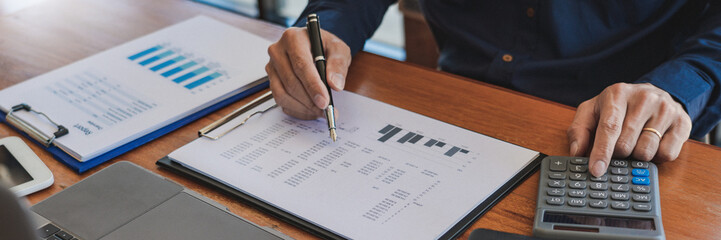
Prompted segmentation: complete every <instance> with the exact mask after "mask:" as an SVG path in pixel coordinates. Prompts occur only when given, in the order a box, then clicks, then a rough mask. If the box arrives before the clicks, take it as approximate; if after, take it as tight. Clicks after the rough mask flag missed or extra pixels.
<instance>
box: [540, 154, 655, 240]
mask: <svg viewBox="0 0 721 240" xmlns="http://www.w3.org/2000/svg"><path fill="white" fill-rule="evenodd" d="M624 169H627V170H624ZM540 172H541V174H540V175H541V179H540V181H539V187H538V202H537V207H536V217H535V219H534V223H533V234H534V236H537V237H543V238H551V239H583V238H585V239H665V235H664V232H663V225H662V223H661V204H660V198H659V192H658V189H659V187H658V169H657V168H656V165H654V164H653V163H650V162H639V161H632V160H631V161H627V160H611V165H610V166H609V168H608V172H607V173H606V175H605V178H604V177H600V178H594V177H593V176H592V175H591V174H590V173H589V172H588V158H585V157H562V156H549V157H546V158H545V159H543V161H542V163H541V171H540ZM644 175H647V176H644ZM646 184H648V185H646Z"/></svg>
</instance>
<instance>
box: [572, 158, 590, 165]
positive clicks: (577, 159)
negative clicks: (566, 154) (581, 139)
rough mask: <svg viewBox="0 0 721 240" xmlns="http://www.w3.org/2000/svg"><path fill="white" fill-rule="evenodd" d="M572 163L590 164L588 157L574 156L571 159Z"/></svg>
mask: <svg viewBox="0 0 721 240" xmlns="http://www.w3.org/2000/svg"><path fill="white" fill-rule="evenodd" d="M571 163H572V164H582V165H585V164H588V158H574V159H571Z"/></svg>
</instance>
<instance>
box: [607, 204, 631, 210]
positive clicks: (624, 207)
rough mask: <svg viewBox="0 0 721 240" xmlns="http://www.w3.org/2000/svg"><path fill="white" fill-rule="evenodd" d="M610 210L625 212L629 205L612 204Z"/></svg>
mask: <svg viewBox="0 0 721 240" xmlns="http://www.w3.org/2000/svg"><path fill="white" fill-rule="evenodd" d="M611 208H613V209H619V210H626V209H628V208H629V204H628V202H612V203H611Z"/></svg>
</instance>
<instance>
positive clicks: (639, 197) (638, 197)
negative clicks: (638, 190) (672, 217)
mask: <svg viewBox="0 0 721 240" xmlns="http://www.w3.org/2000/svg"><path fill="white" fill-rule="evenodd" d="M633 201H635V202H650V201H651V195H648V194H634V195H633Z"/></svg>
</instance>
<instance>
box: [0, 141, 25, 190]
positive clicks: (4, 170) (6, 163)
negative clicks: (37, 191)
mask: <svg viewBox="0 0 721 240" xmlns="http://www.w3.org/2000/svg"><path fill="white" fill-rule="evenodd" d="M32 180H33V177H31V176H30V173H28V172H27V171H25V168H23V166H22V165H20V162H18V160H17V159H15V157H13V155H12V153H10V151H8V149H7V148H6V147H5V145H0V186H3V185H4V186H5V187H14V186H17V185H20V184H23V183H26V182H29V181H32Z"/></svg>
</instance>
